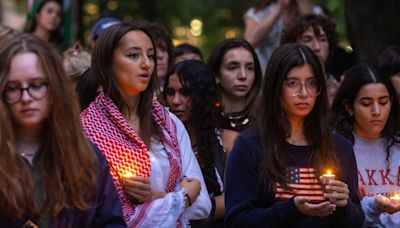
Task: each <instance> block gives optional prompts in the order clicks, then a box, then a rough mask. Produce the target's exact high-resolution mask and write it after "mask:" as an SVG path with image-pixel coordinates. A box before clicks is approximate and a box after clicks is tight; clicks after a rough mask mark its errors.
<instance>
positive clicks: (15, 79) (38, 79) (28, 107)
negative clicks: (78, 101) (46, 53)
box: [3, 52, 50, 129]
mask: <svg viewBox="0 0 400 228" xmlns="http://www.w3.org/2000/svg"><path fill="white" fill-rule="evenodd" d="M21 88H24V90H23V91H22V93H21V90H20V89H21ZM27 88H28V89H27ZM20 95H21V96H20ZM3 99H5V102H6V103H7V105H8V108H9V109H10V112H11V115H12V118H13V121H14V123H15V124H16V125H17V126H18V127H19V128H20V129H30V128H40V127H41V126H42V124H43V123H44V121H45V120H46V119H47V117H48V116H49V106H50V102H49V95H48V88H47V79H46V76H45V74H44V72H43V69H42V65H41V63H40V62H39V58H38V57H37V55H36V54H34V53H32V52H25V53H20V54H17V55H15V56H14V57H13V58H12V60H11V64H10V72H9V74H8V79H7V84H6V87H5V89H4V92H3Z"/></svg>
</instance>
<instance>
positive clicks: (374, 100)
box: [348, 83, 392, 139]
mask: <svg viewBox="0 0 400 228" xmlns="http://www.w3.org/2000/svg"><path fill="white" fill-rule="evenodd" d="M391 106H392V102H391V100H390V96H389V92H388V90H387V88H386V86H385V85H384V84H382V83H370V84H366V85H364V86H363V87H361V89H360V90H359V91H358V94H357V96H356V98H355V100H354V104H353V107H348V111H349V112H350V113H351V112H354V119H355V121H354V126H353V130H354V132H355V133H356V134H357V135H360V136H362V137H364V138H368V139H374V138H380V137H381V132H382V130H383V128H384V127H385V125H386V122H387V120H388V118H389V114H390V110H391Z"/></svg>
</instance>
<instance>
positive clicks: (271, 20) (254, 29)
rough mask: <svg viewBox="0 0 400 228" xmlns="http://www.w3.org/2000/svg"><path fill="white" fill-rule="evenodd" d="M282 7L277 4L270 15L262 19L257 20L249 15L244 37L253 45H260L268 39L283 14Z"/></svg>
mask: <svg viewBox="0 0 400 228" xmlns="http://www.w3.org/2000/svg"><path fill="white" fill-rule="evenodd" d="M281 11H282V9H281V7H280V6H276V8H275V10H273V11H272V12H271V13H270V14H269V15H267V16H266V17H264V18H263V19H262V20H261V21H259V22H256V21H254V20H253V19H251V18H249V17H247V18H246V19H245V24H246V26H245V30H244V38H245V39H246V40H247V41H248V42H249V43H250V44H251V45H252V46H253V47H255V48H256V47H258V46H259V45H260V44H261V42H262V41H263V40H265V39H266V37H267V36H268V34H269V32H270V31H271V30H272V27H273V26H274V25H275V23H276V21H277V20H278V19H279V17H280V15H281Z"/></svg>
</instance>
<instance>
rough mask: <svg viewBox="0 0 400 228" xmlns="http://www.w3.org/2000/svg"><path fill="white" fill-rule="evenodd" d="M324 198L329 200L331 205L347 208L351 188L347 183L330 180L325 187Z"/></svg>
mask: <svg viewBox="0 0 400 228" xmlns="http://www.w3.org/2000/svg"><path fill="white" fill-rule="evenodd" d="M325 191H326V192H325V193H324V197H325V198H328V199H329V200H330V201H331V203H334V204H336V206H338V207H345V206H346V205H347V203H348V199H349V193H350V190H349V187H348V186H347V184H346V183H344V182H342V181H339V180H329V182H328V184H327V185H325Z"/></svg>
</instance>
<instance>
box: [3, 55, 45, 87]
mask: <svg viewBox="0 0 400 228" xmlns="http://www.w3.org/2000/svg"><path fill="white" fill-rule="evenodd" d="M33 78H45V75H44V72H43V68H42V65H41V63H40V61H39V58H38V56H37V55H36V54H35V53H32V52H24V53H19V54H16V55H15V56H14V57H12V59H11V63H10V71H9V73H8V80H9V81H23V80H28V79H33Z"/></svg>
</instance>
